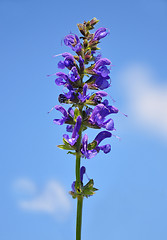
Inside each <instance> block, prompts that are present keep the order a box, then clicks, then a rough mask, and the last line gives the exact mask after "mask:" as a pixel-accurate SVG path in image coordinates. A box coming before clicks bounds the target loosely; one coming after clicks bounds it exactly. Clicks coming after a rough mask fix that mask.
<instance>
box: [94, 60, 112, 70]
mask: <svg viewBox="0 0 167 240" xmlns="http://www.w3.org/2000/svg"><path fill="white" fill-rule="evenodd" d="M105 65H111V61H110V60H109V59H108V58H100V59H99V60H98V61H97V62H96V63H95V67H94V69H93V70H94V71H97V70H98V69H99V68H100V67H103V66H105Z"/></svg>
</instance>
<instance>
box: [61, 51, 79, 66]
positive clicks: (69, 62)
mask: <svg viewBox="0 0 167 240" xmlns="http://www.w3.org/2000/svg"><path fill="white" fill-rule="evenodd" d="M62 56H63V57H64V61H59V62H58V68H61V69H64V68H65V67H67V68H68V69H71V68H72V67H73V66H74V63H75V59H74V57H73V55H72V54H71V53H68V52H65V53H63V54H62Z"/></svg>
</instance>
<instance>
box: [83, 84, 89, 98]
mask: <svg viewBox="0 0 167 240" xmlns="http://www.w3.org/2000/svg"><path fill="white" fill-rule="evenodd" d="M87 89H88V85H87V84H84V86H83V96H86V92H87Z"/></svg>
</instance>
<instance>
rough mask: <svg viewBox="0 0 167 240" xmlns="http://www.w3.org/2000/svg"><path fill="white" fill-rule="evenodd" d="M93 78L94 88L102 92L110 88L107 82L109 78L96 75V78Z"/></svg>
mask: <svg viewBox="0 0 167 240" xmlns="http://www.w3.org/2000/svg"><path fill="white" fill-rule="evenodd" d="M94 78H95V82H94V84H93V85H94V86H95V87H97V88H99V89H101V90H104V89H106V88H108V87H110V84H109V82H108V80H109V79H110V77H109V76H107V77H102V76H101V75H97V77H94Z"/></svg>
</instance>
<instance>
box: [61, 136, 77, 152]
mask: <svg viewBox="0 0 167 240" xmlns="http://www.w3.org/2000/svg"><path fill="white" fill-rule="evenodd" d="M63 143H64V144H60V145H57V147H58V148H60V149H63V150H75V147H74V146H71V145H70V144H69V143H68V142H67V141H66V139H65V138H63Z"/></svg>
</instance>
